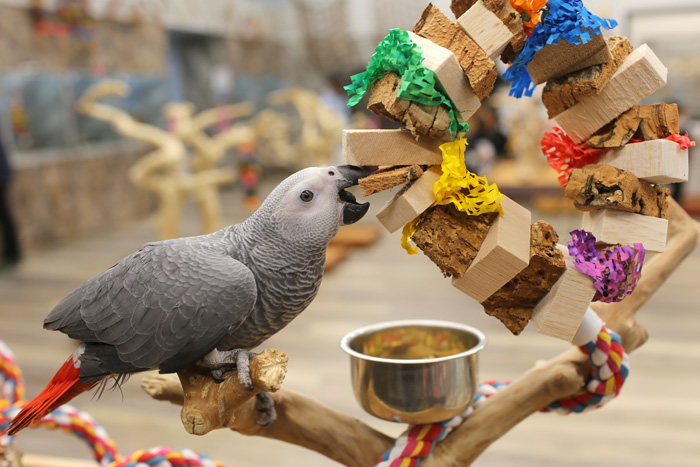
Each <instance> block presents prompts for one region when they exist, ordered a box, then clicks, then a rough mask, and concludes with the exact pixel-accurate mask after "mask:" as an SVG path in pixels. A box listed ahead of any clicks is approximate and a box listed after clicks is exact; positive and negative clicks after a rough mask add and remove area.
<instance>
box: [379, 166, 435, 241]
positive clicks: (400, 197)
mask: <svg viewBox="0 0 700 467" xmlns="http://www.w3.org/2000/svg"><path fill="white" fill-rule="evenodd" d="M440 175H442V169H441V168H440V166H434V167H431V168H430V169H428V170H426V171H425V172H424V173H423V175H421V176H420V178H418V180H416V181H415V182H413V183H412V184H411V185H408V186H406V187H404V189H402V190H401V191H399V192H398V193H396V195H395V196H394V197H393V198H392V199H391V200H390V201H389V203H388V204H387V205H386V206H384V208H382V210H381V211H379V212H378V213H377V219H379V222H381V224H382V225H383V226H384V228H386V229H387V230H388V231H389V232H396V231H397V230H399V229H402V228H403V226H404V225H406V224H408V223H409V222H411V221H412V220H413V219H415V218H416V217H418V216H419V215H420V214H421V213H423V211H425V210H426V209H428V208H429V207H430V206H431V205H432V204H433V203H434V202H435V194H434V193H433V185H434V184H435V182H437V181H438V180H439V179H440Z"/></svg>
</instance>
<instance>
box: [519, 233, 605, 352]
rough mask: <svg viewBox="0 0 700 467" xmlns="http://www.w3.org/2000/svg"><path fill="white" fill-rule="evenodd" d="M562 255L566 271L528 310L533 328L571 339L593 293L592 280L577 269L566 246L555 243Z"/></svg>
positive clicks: (559, 337)
mask: <svg viewBox="0 0 700 467" xmlns="http://www.w3.org/2000/svg"><path fill="white" fill-rule="evenodd" d="M557 249H558V250H559V251H561V253H562V255H564V261H565V263H566V270H565V271H564V273H563V274H562V275H561V277H559V279H558V280H557V282H556V283H555V284H554V286H553V287H552V290H550V291H549V293H548V294H547V295H545V296H544V298H543V299H542V300H540V301H539V303H538V304H537V306H535V309H534V310H533V312H532V322H533V323H535V326H536V327H537V331H538V332H540V333H541V334H545V335H547V336H552V337H556V338H557V339H563V340H565V341H567V342H571V341H572V339H573V338H574V336H575V335H576V331H578V328H579V325H580V324H581V320H583V316H584V315H585V314H586V310H588V307H589V305H590V304H591V300H592V299H593V296H594V295H595V292H596V290H595V286H594V285H593V279H592V278H591V277H589V276H587V275H586V274H584V273H582V272H581V271H579V270H578V269H577V268H576V266H575V265H574V259H573V258H572V257H571V256H569V249H568V248H567V247H566V246H564V245H557Z"/></svg>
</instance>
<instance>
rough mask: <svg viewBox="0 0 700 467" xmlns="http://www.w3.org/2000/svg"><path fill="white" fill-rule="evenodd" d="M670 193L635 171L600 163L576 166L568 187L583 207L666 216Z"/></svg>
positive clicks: (571, 194) (570, 196) (569, 191)
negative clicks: (577, 167)
mask: <svg viewBox="0 0 700 467" xmlns="http://www.w3.org/2000/svg"><path fill="white" fill-rule="evenodd" d="M670 193H671V192H670V191H669V189H668V188H664V187H661V186H659V185H652V184H651V183H649V182H646V181H644V180H640V179H639V178H637V177H636V176H635V175H634V174H633V173H631V172H628V171H626V170H621V169H618V168H616V167H612V166H609V165H599V164H590V165H587V166H585V167H582V168H579V169H573V170H572V171H571V175H569V183H568V184H567V185H566V190H565V191H564V194H565V195H566V197H567V198H569V199H572V200H574V206H576V208H577V209H580V210H582V211H590V210H591V209H602V208H608V209H615V210H618V211H626V212H634V213H639V214H643V215H645V216H653V217H662V218H667V217H668V197H669V196H670Z"/></svg>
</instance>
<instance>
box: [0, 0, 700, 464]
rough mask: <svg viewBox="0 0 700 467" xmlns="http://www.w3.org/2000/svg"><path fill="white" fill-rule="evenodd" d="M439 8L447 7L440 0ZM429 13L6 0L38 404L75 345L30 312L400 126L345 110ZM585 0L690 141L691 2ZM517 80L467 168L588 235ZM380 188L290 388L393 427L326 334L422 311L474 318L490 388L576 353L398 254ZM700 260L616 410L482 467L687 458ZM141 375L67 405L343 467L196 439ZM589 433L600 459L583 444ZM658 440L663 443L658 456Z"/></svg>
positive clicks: (10, 333)
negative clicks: (511, 324) (361, 79)
mask: <svg viewBox="0 0 700 467" xmlns="http://www.w3.org/2000/svg"><path fill="white" fill-rule="evenodd" d="M433 3H434V4H435V5H436V6H438V7H439V8H440V9H441V10H442V11H443V12H445V13H446V14H448V16H450V17H452V14H451V13H450V11H449V1H448V0H437V1H434V2H433ZM426 4H427V0H0V183H2V187H0V193H2V198H1V199H0V207H2V208H3V210H2V211H3V230H2V232H1V234H0V238H2V240H3V242H4V243H3V245H4V247H3V248H4V249H3V250H2V253H3V256H2V257H1V258H0V335H1V336H2V337H3V338H4V339H5V340H6V342H7V343H8V345H9V346H10V347H11V348H12V349H13V350H14V351H15V353H16V354H17V358H18V360H19V362H20V364H21V365H22V367H23V369H24V371H25V378H26V380H27V384H28V396H34V395H35V394H36V393H37V392H38V391H39V390H40V389H41V388H42V387H43V386H44V385H45V384H46V382H47V381H48V380H49V379H50V377H51V376H52V374H53V371H55V369H57V368H58V366H59V365H60V363H61V362H62V361H63V360H64V359H65V357H66V356H67V355H68V354H69V353H70V352H71V349H72V345H73V344H72V343H71V342H69V340H68V339H67V338H65V337H64V336H62V335H59V334H58V333H49V332H45V331H43V330H42V329H41V322H42V320H43V318H44V317H45V316H46V314H48V312H49V311H50V310H51V308H52V307H53V306H54V305H55V304H56V303H57V302H58V301H59V300H60V299H61V298H62V297H63V296H65V295H66V294H67V293H68V292H70V291H71V290H72V289H73V288H74V287H76V286H78V285H79V284H81V283H82V282H84V281H85V280H87V279H89V278H90V277H92V276H94V275H95V274H97V273H99V272H101V271H102V270H104V269H106V268H107V267H109V266H110V265H112V264H113V263H114V262H115V261H117V260H119V259H120V258H121V257H123V256H125V255H127V254H129V253H131V252H132V251H134V250H136V249H138V248H139V247H140V246H141V245H142V244H143V243H146V242H149V241H153V240H157V239H164V238H170V237H174V236H180V235H196V234H200V233H203V232H206V231H212V230H215V229H218V228H220V227H223V226H225V225H229V224H231V223H235V222H239V221H241V220H243V219H245V218H246V217H247V216H248V215H249V213H250V212H251V211H252V210H253V209H255V207H256V206H257V205H258V204H259V202H260V200H261V199H263V198H264V197H265V195H266V194H267V193H268V192H269V191H270V190H271V189H272V188H273V187H274V186H275V185H276V183H277V182H278V181H279V180H281V179H282V178H283V177H284V176H286V175H287V174H289V173H291V172H293V171H296V170H298V169H301V168H303V167H307V166H314V165H324V164H334V163H339V162H340V161H341V160H342V157H341V152H340V136H341V130H342V129H344V128H390V127H391V123H390V122H387V121H380V120H379V119H378V118H377V117H376V116H374V115H373V114H371V113H369V112H367V111H366V109H365V108H364V107H365V106H366V103H364V105H363V103H361V104H360V105H358V106H356V107H354V108H352V109H349V108H348V107H347V106H346V104H345V102H346V100H347V96H346V94H345V91H344V90H343V86H345V85H347V84H349V82H350V76H351V75H352V74H355V73H358V72H361V71H363V70H364V67H365V65H366V63H367V61H368V60H369V57H370V56H371V54H372V52H373V49H374V47H375V46H376V45H377V43H379V42H380V41H381V39H382V38H383V37H384V36H386V34H387V33H388V30H389V29H391V28H396V27H399V28H403V29H409V30H410V29H412V28H413V25H414V24H415V23H416V22H417V21H418V19H419V18H420V14H421V11H422V10H423V8H424V7H425V6H426ZM585 4H586V6H587V7H588V8H589V9H590V10H591V11H592V12H593V13H595V14H597V15H598V16H600V17H606V18H614V19H616V20H617V21H618V22H619V26H618V27H617V28H616V29H614V30H613V31H612V32H613V33H614V34H622V35H624V36H627V37H628V38H629V39H630V41H631V43H632V45H633V46H635V47H636V46H639V45H641V44H642V43H645V42H646V43H648V44H649V45H650V46H651V48H652V49H653V50H654V52H655V53H656V54H657V55H658V57H659V58H660V59H661V61H662V62H663V63H664V64H665V65H666V66H667V67H668V69H669V79H668V84H667V85H666V86H665V87H664V88H663V89H661V90H660V91H658V92H657V93H655V94H654V95H652V96H650V97H649V98H647V99H646V100H645V101H644V103H658V102H668V103H677V104H678V106H679V109H680V112H681V114H680V116H681V123H680V125H681V130H682V131H687V132H689V133H690V137H691V139H694V138H695V139H697V138H700V54H699V53H698V49H697V44H698V43H700V28H698V27H697V25H698V24H700V5H698V3H697V1H695V0H669V1H667V2H664V3H663V5H660V4H659V3H658V2H657V1H655V0H618V1H616V2H609V1H604V0H588V1H586V2H585ZM498 65H499V71H500V72H501V73H502V72H503V71H504V70H505V67H504V66H503V64H501V63H500V62H498ZM508 89H509V86H508V83H506V82H501V79H500V78H499V83H498V84H497V88H496V91H495V92H494V94H492V95H491V97H489V98H488V99H487V100H486V101H485V103H484V106H483V107H482V108H481V109H480V111H479V112H478V113H477V114H476V115H475V116H474V117H473V118H472V120H471V121H470V125H471V127H472V131H471V132H470V134H468V139H469V141H470V146H469V149H470V152H469V154H468V155H467V160H468V163H469V165H470V169H471V170H473V171H476V172H478V173H479V174H480V175H487V176H488V177H489V181H490V182H496V183H497V184H498V185H499V187H500V189H501V191H503V192H504V193H506V194H508V195H509V196H510V197H511V198H515V199H516V200H517V201H518V202H520V203H521V204H523V205H526V206H527V207H529V208H531V209H532V210H533V220H536V219H539V218H542V219H546V220H548V221H549V222H551V223H552V224H553V225H554V226H555V227H556V228H557V230H558V231H559V233H560V235H561V234H562V233H566V232H568V231H569V230H571V229H573V228H576V227H578V222H579V219H580V215H579V214H577V213H576V211H575V210H573V208H572V206H571V203H570V201H567V200H565V199H564V197H563V193H562V190H561V187H560V186H559V184H558V183H557V179H556V174H555V172H554V171H553V170H551V169H550V168H549V167H548V166H547V165H546V161H545V159H544V157H543V156H542V153H541V150H540V145H539V141H540V138H541V136H542V134H543V133H544V132H545V131H548V130H550V129H551V127H552V122H550V121H548V120H547V117H546V111H545V109H544V107H543V106H542V103H541V100H540V98H539V92H541V87H540V89H538V91H536V94H535V96H534V97H533V98H523V99H514V98H511V97H508V95H507V94H508ZM154 128H155V129H157V131H155V132H153V131H151V129H154ZM697 151H698V149H697V148H691V155H690V180H689V181H688V182H686V183H683V184H681V186H680V188H678V187H676V189H675V191H674V195H675V196H676V199H677V200H678V201H679V202H680V203H681V205H682V206H683V207H685V209H686V210H687V211H688V212H690V213H691V214H694V215H698V214H700V162H699V161H697V160H696V159H697V156H696V154H694V152H697ZM390 195H391V193H384V194H382V195H377V196H375V197H373V198H372V199H370V201H371V202H372V208H371V210H370V212H369V214H368V215H367V216H366V218H365V226H366V227H367V228H368V229H369V230H370V231H372V232H377V235H378V236H377V237H375V236H372V239H371V240H368V241H367V242H365V243H367V245H366V248H363V249H351V248H345V249H341V250H342V251H340V252H339V253H338V255H337V257H338V259H339V260H340V259H345V261H344V262H342V263H339V264H338V266H337V268H334V269H333V270H332V271H330V272H329V273H328V275H327V277H326V279H324V281H325V283H324V285H323V286H322V288H321V293H320V294H319V296H318V298H317V300H316V301H315V302H314V304H313V305H312V306H311V307H310V308H309V310H307V312H305V313H304V314H303V315H302V317H300V318H299V319H298V320H297V321H295V322H294V323H293V324H292V325H290V326H289V327H288V328H287V329H285V331H283V332H282V333H281V334H280V335H278V336H275V338H273V340H271V341H270V342H269V343H268V344H269V345H266V346H277V347H278V348H280V349H281V350H283V351H285V352H287V353H289V354H290V358H291V363H290V367H289V368H290V370H289V376H288V379H287V382H286V383H285V387H290V388H292V389H296V390H299V391H302V392H305V393H307V394H309V395H311V396H312V397H315V398H317V399H319V400H322V401H323V402H325V403H327V404H329V405H331V406H333V407H335V408H337V409H339V410H342V411H345V412H347V413H351V414H352V415H353V416H356V417H358V418H360V419H362V420H363V421H366V422H368V423H372V424H373V425H374V426H377V427H379V428H380V429H383V430H384V431H387V432H390V433H392V434H398V433H399V432H400V431H401V427H399V426H397V425H392V424H389V423H384V422H379V421H375V420H372V419H371V418H370V417H369V416H368V415H366V414H364V413H362V411H361V409H359V407H358V406H357V404H356V403H355V401H354V399H353V396H352V394H351V391H350V386H349V371H348V368H347V361H346V357H345V356H344V355H343V354H342V353H341V352H340V350H338V349H337V342H338V340H339V339H340V337H341V336H342V335H343V334H344V333H346V332H348V331H350V330H352V329H354V328H355V327H358V326H361V325H364V324H369V323H372V322H376V321H380V320H386V319H401V318H409V317H435V318H440V319H452V320H460V321H465V322H468V323H469V324H472V325H475V326H477V327H480V328H482V329H484V330H485V331H487V332H489V337H490V339H491V345H490V347H489V351H488V352H486V353H485V356H484V359H483V361H482V374H484V378H483V379H488V378H491V379H512V378H515V377H516V376H517V375H518V374H520V373H522V372H523V371H524V370H525V369H527V368H528V367H529V366H531V365H532V364H533V363H534V362H535V360H537V359H540V358H548V357H550V356H552V355H554V354H555V353H556V352H558V351H559V350H561V349H563V348H565V347H563V346H562V343H561V342H550V341H553V340H552V339H548V338H546V337H544V336H540V335H538V334H536V333H535V332H534V331H533V332H528V331H527V330H526V332H525V333H524V334H523V335H522V336H520V337H519V338H517V339H516V338H514V337H513V336H511V335H510V334H509V333H507V331H506V330H505V329H503V328H502V326H501V325H500V323H498V322H496V320H494V319H492V318H489V317H486V316H485V315H484V313H483V312H482V311H481V307H480V306H479V305H478V304H477V303H476V302H474V301H473V300H471V299H470V298H468V297H466V296H464V295H462V294H460V293H459V292H458V291H456V290H455V289H453V288H452V287H450V286H449V281H447V280H446V279H443V278H442V277H440V273H439V271H438V270H437V269H436V268H435V267H434V266H433V265H432V264H431V263H429V262H428V261H427V260H426V259H425V258H423V257H422V255H419V257H408V256H407V255H406V254H405V253H404V252H403V250H402V249H401V247H400V245H399V241H398V236H397V235H389V234H386V233H384V232H381V231H380V229H379V227H378V224H377V223H376V221H375V220H374V214H376V212H377V211H378V209H379V208H380V207H381V206H382V205H383V204H384V202H385V200H386V199H388V197H389V196H390ZM334 265H335V263H334ZM698 274H700V259H699V258H698V255H697V254H694V255H693V256H692V257H691V258H690V260H688V261H687V262H686V264H684V265H683V266H682V267H681V270H680V272H679V273H677V274H675V275H674V276H673V278H672V280H671V283H670V284H669V285H667V286H666V287H665V288H664V289H663V290H662V291H661V292H659V294H658V297H655V299H654V300H653V301H652V303H650V305H648V308H649V309H650V310H652V311H656V312H657V313H656V314H654V313H648V314H647V315H646V318H648V319H649V322H647V323H646V324H648V325H649V327H650V331H651V333H652V339H651V340H650V342H649V343H648V344H647V345H646V346H645V347H644V348H643V349H642V350H641V351H640V352H638V353H636V354H635V357H637V356H638V357H639V360H640V361H642V360H643V358H644V357H645V353H646V354H647V355H646V361H645V362H644V363H642V364H641V366H645V367H646V369H647V370H648V373H646V376H640V377H639V379H638V380H637V382H636V383H635V381H634V378H632V379H631V380H630V383H629V386H630V388H628V390H629V392H631V393H632V394H631V395H629V397H624V395H625V393H624V392H623V397H622V398H621V400H620V401H618V402H616V403H614V404H613V405H612V406H611V408H610V409H607V408H606V409H605V410H604V411H601V414H593V415H591V416H586V417H583V418H585V419H586V420H585V421H578V420H577V421H574V420H573V419H574V418H575V417H568V418H567V419H566V421H565V422H562V419H561V418H560V417H556V416H553V415H549V416H547V415H540V416H535V417H533V420H534V421H530V420H528V421H527V422H526V423H524V424H523V425H524V426H525V427H524V428H522V429H521V428H520V427H519V428H517V429H516V430H514V431H513V433H512V434H509V435H508V437H506V438H504V439H503V440H502V442H500V443H497V444H496V445H494V447H493V448H492V449H491V450H489V451H487V454H485V455H484V456H483V457H482V459H480V460H479V461H478V462H477V465H590V462H591V461H592V460H595V461H596V462H598V464H599V465H613V463H615V464H616V465H635V466H640V465H658V466H661V465H697V463H695V464H693V462H697V459H698V458H700V446H699V445H698V443H697V439H698V437H697V436H698V435H700V408H699V407H698V405H697V400H696V398H695V397H694V396H693V394H697V392H698V391H700V381H699V378H698V373H697V368H699V367H700V366H699V365H700V344H698V341H697V338H696V336H697V334H698V332H700V325H699V324H698V323H697V320H694V319H693V318H692V314H691V313H692V311H693V310H694V309H695V308H696V307H697V300H696V298H695V297H694V295H693V292H694V291H693V290H692V288H693V287H697V281H698V279H697V278H698V277H699V276H698ZM663 294H665V295H663ZM671 309H673V310H674V313H675V314H671V313H670V310H671ZM666 311H669V314H667V315H663V316H659V315H660V313H662V312H666ZM652 324H655V325H656V326H657V328H656V329H654V327H653V326H652ZM654 331H659V336H658V337H657V336H656V335H654ZM655 346H658V347H656V350H654V349H655ZM633 364H634V359H633ZM688 369H692V370H691V372H692V374H694V376H693V375H689V373H688V371H689V370H688ZM633 371H634V367H633ZM642 371H643V370H642ZM645 378H646V379H645ZM139 379H140V378H139V377H134V378H132V380H131V381H130V382H129V383H127V384H126V385H125V386H124V388H123V389H122V392H121V393H120V392H119V391H116V392H113V393H109V394H105V395H104V396H103V397H102V400H101V401H97V400H91V399H90V397H89V396H88V397H83V398H82V399H81V400H78V401H76V406H79V407H81V408H85V409H87V410H90V411H91V412H92V413H93V415H95V417H96V418H97V419H98V421H99V422H100V423H102V424H103V425H105V427H106V428H107V430H108V431H109V432H110V433H111V434H112V435H113V436H114V438H115V441H116V442H117V445H118V446H119V447H120V449H121V450H122V451H123V452H125V453H126V452H130V451H133V450H135V449H142V448H147V447H151V446H154V445H160V444H167V445H170V446H172V447H182V446H187V447H191V448H193V449H196V450H199V451H202V452H206V453H207V454H209V455H211V456H212V457H215V458H217V459H219V460H221V461H222V462H224V463H225V464H226V465H231V466H234V465H236V466H248V465H250V466H253V465H270V466H277V465H279V466H297V465H299V466H301V465H336V464H334V463H333V462H332V461H329V460H327V459H325V458H322V457H321V456H318V455H316V454H313V453H308V452H305V451H303V450H302V449H301V448H296V447H290V446H286V445H283V444H282V443H279V442H275V441H271V440H264V439H253V440H250V439H244V438H243V437H242V436H240V435H237V434H235V433H223V432H218V433H212V434H210V435H207V436H206V437H204V438H201V439H200V438H194V437H190V436H187V435H186V434H185V433H184V431H183V430H182V428H181V426H180V421H179V416H178V409H177V408H176V407H173V406H169V405H167V404H164V403H156V402H154V401H151V400H150V399H149V398H148V397H147V396H146V395H145V394H143V393H142V392H141V391H140V389H139V388H138V380H139ZM662 379H663V380H666V381H668V380H673V379H680V380H681V381H682V384H681V386H682V388H681V389H679V393H677V394H675V397H676V399H675V405H674V404H671V402H670V401H669V400H668V398H667V397H666V396H667V394H665V395H664V397H662V395H661V394H660V393H661V392H662V391H668V389H667V388H665V387H663V385H662V384H661V383H660V382H659V381H660V380H662ZM635 390H636V391H639V392H636V393H635V392H634V391H635ZM625 404H628V405H625ZM615 410H617V411H615ZM642 411H643V412H642ZM611 412H612V413H611ZM642 415H643V416H642ZM654 417H656V418H654ZM535 419H536V420H535ZM552 420H554V422H552ZM620 424H622V425H620ZM659 427H664V429H660V428H659ZM664 430H665V431H664ZM691 433H694V435H692V436H691ZM19 438H20V439H18V444H19V446H20V448H21V449H22V450H24V451H26V452H30V453H34V454H38V455H46V456H57V457H71V458H81V459H84V460H87V459H89V458H90V453H89V450H87V449H86V448H85V447H83V446H82V443H81V442H80V441H78V440H74V439H73V438H69V437H68V436H67V435H65V434H62V433H53V432H40V430H32V432H27V433H26V434H25V433H22V436H21V437H19ZM581 438H585V439H586V441H585V442H584V441H580V440H581ZM660 438H662V441H663V442H662V441H659V439H660ZM541 439H551V440H552V441H551V442H547V443H542V442H541V441H538V440H541ZM577 439H578V440H579V441H580V442H575V440H577ZM591 443H595V444H596V445H598V446H601V448H600V449H601V451H600V452H597V453H592V452H591V449H590V446H591ZM660 445H666V446H669V447H668V448H666V450H663V452H661V453H660V451H658V449H660V448H659V446H660ZM601 452H602V453H604V454H601ZM601 455H602V456H603V457H604V460H600V459H599V458H597V457H596V456H601ZM47 465H51V464H47ZM86 465H89V464H86Z"/></svg>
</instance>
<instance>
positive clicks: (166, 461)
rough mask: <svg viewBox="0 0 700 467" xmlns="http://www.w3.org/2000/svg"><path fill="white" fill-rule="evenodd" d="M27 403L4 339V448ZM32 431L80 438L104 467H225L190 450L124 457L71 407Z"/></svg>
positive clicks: (0, 353) (0, 361) (0, 350)
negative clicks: (38, 430)
mask: <svg viewBox="0 0 700 467" xmlns="http://www.w3.org/2000/svg"><path fill="white" fill-rule="evenodd" d="M26 404H27V401H25V400H24V379H23V378H22V370H21V369H20V367H19V365H18V364H17V360H16V359H15V355H14V353H13V352H12V350H11V349H10V348H9V346H7V344H6V343H5V341H3V340H2V338H0V434H1V436H0V447H1V446H6V445H8V444H10V443H11V442H12V436H8V435H7V430H8V428H9V426H10V422H11V421H12V419H14V418H15V416H17V414H18V413H19V411H20V410H22V408H23V407H24V406H25V405H26ZM32 428H47V429H49V430H56V429H60V430H62V431H64V432H66V433H69V434H73V435H75V436H77V437H78V438H80V439H82V440H83V441H84V442H85V443H86V444H87V445H88V446H89V447H90V449H91V450H92V454H93V457H94V458H95V460H96V461H97V462H99V463H100V465H102V466H104V467H223V464H221V463H219V462H217V461H214V460H212V459H211V458H210V457H208V456H206V455H203V454H199V453H197V452H195V451H192V450H190V449H181V450H179V451H178V450H173V449H170V448H166V447H163V446H159V447H156V448H152V449H148V450H139V451H136V452H133V453H132V454H129V455H128V456H126V457H124V458H122V456H121V455H120V454H119V451H117V447H116V444H115V443H114V441H113V440H112V438H111V437H110V436H109V434H108V433H107V430H105V429H104V427H102V425H100V424H98V423H97V422H96V421H95V419H94V418H92V416H91V415H90V414H89V413H87V412H85V411H82V410H78V409H76V408H75V407H73V406H70V405H68V404H64V405H62V406H60V407H59V408H57V409H56V410H54V411H53V412H51V413H49V414H48V415H46V416H45V417H44V418H42V419H41V420H40V421H39V422H37V423H35V424H34V425H32Z"/></svg>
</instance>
